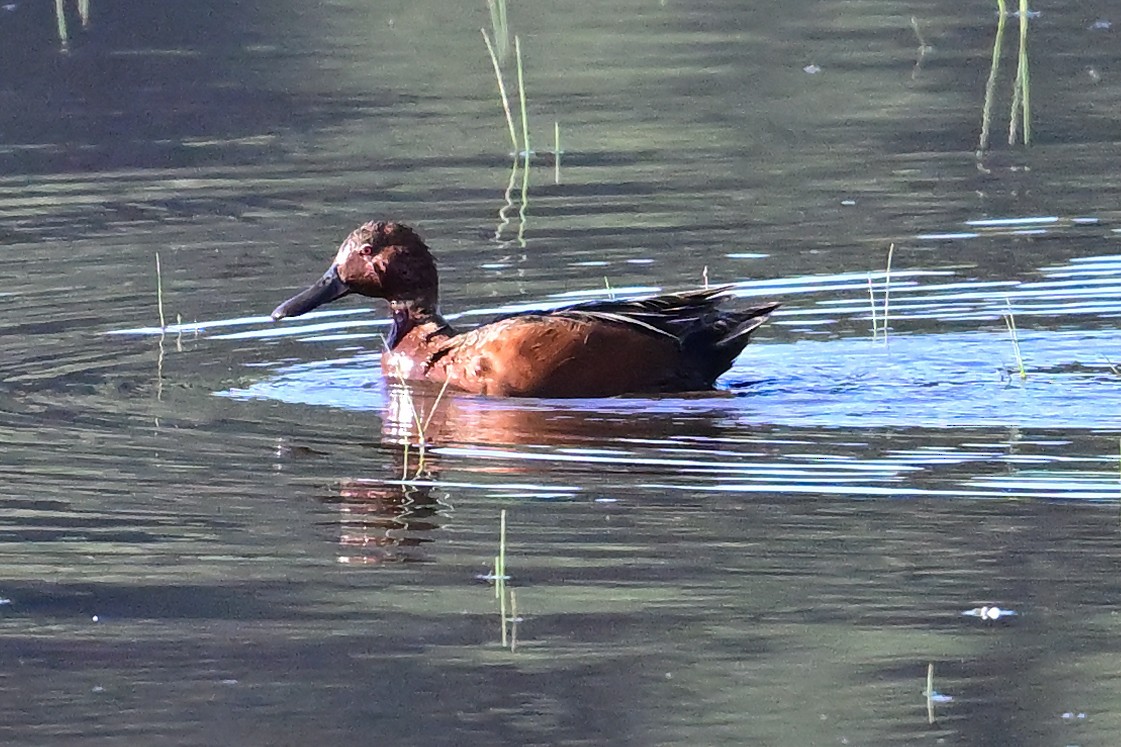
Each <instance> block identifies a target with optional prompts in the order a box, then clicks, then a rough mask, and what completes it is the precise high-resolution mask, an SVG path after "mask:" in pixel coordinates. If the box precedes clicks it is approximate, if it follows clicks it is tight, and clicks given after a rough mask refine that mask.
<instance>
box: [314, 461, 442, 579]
mask: <svg viewBox="0 0 1121 747" xmlns="http://www.w3.org/2000/svg"><path fill="white" fill-rule="evenodd" d="M432 491H433V488H432V486H431V485H415V484H407V483H401V482H381V481H365V480H344V481H343V482H342V483H341V484H340V485H339V494H338V496H337V498H336V497H333V498H331V499H330V502H332V503H334V502H337V503H338V508H339V550H340V554H339V562H342V563H349V564H359V565H365V564H384V563H410V562H423V561H424V560H426V559H427V558H426V557H425V554H424V552H423V547H424V545H426V544H429V543H431V542H434V541H435V538H434V537H433V532H434V531H435V530H437V529H439V528H440V524H441V523H442V521H441V518H440V515H439V511H440V500H439V499H438V498H436V497H435V496H434V495H432Z"/></svg>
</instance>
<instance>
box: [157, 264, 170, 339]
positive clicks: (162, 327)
mask: <svg viewBox="0 0 1121 747" xmlns="http://www.w3.org/2000/svg"><path fill="white" fill-rule="evenodd" d="M156 307H157V308H158V309H159V312H160V331H161V332H162V331H163V330H165V329H167V322H166V321H165V319H164V315H163V273H161V272H160V253H159V252H156Z"/></svg>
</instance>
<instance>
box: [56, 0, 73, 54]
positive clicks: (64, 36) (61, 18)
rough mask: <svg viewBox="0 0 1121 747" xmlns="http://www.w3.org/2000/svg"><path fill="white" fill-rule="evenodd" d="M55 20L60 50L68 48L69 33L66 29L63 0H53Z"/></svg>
mask: <svg viewBox="0 0 1121 747" xmlns="http://www.w3.org/2000/svg"><path fill="white" fill-rule="evenodd" d="M54 15H55V21H56V22H57V23H58V40H59V42H60V43H61V44H62V51H63V52H65V51H67V50H68V49H69V48H70V33H69V32H68V31H67V30H66V4H65V0H54Z"/></svg>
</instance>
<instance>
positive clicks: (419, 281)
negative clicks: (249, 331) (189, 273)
mask: <svg viewBox="0 0 1121 747" xmlns="http://www.w3.org/2000/svg"><path fill="white" fill-rule="evenodd" d="M349 293H359V294H361V295H364V296H372V297H374V298H384V299H386V300H387V301H389V308H390V312H391V313H392V315H393V327H392V330H391V332H390V335H389V348H390V349H389V351H388V352H387V353H386V354H385V355H383V356H382V370H383V371H384V372H385V374H386V376H387V377H391V378H395V379H400V380H412V381H432V382H436V383H437V384H440V383H443V382H447V383H448V385H449V386H451V387H453V388H455V389H460V390H463V391H467V392H471V393H474V394H489V395H498V396H515V397H516V396H523V397H608V396H613V395H619V394H637V393H652V392H683V391H696V390H705V389H711V388H712V386H713V382H714V381H716V378H717V377H718V376H720V374H722V373H724V372H725V371H727V370H728V369H729V368H730V367H731V365H732V362H733V361H734V360H735V359H736V356H738V355H739V354H740V352H741V351H742V350H743V348H744V346H745V345H747V342H748V338H749V336H750V335H751V332H752V331H753V330H755V329H756V328H757V327H758V326H759V325H761V324H762V323H763V322H764V321H766V319H767V317H768V316H769V315H770V313H771V312H772V311H774V310H775V308H776V307H777V306H778V304H774V303H770V304H764V305H761V306H754V307H751V308H748V309H744V310H742V311H722V310H720V309H719V305H720V303H721V302H722V301H723V300H725V299H726V298H727V297H728V293H727V288H713V289H706V290H698V291H689V292H686V293H674V294H665V295H660V296H650V297H647V298H641V299H635V300H631V301H595V302H591V303H582V304H576V305H573V306H567V307H564V308H561V309H556V310H553V311H541V312H530V313H522V314H515V315H512V316H508V317H504V318H502V319H499V320H498V321H496V322H492V323H491V324H487V325H484V326H482V327H478V328H476V329H473V330H470V331H467V332H462V333H460V332H456V331H455V330H454V329H452V327H451V325H449V324H448V323H447V322H446V321H445V320H444V318H443V317H441V316H440V314H439V312H438V311H437V299H438V293H439V281H438V279H437V276H436V263H435V260H434V259H433V258H432V254H431V253H430V252H429V251H428V247H427V246H425V244H424V242H423V241H422V240H421V239H420V237H419V236H417V235H416V233H414V232H413V230H412V229H410V228H409V227H407V226H403V225H400V224H396V223H367V224H365V225H364V226H362V227H360V228H358V229H357V230H355V231H354V232H353V233H351V234H350V236H348V237H347V238H346V241H344V242H343V243H342V246H340V247H339V251H338V254H337V255H336V256H335V261H334V263H333V264H332V265H331V267H330V268H328V270H327V272H326V273H324V275H323V277H322V278H320V280H319V281H318V282H316V283H315V284H314V285H312V286H311V287H310V288H308V289H307V290H305V291H303V292H302V293H300V294H298V295H296V296H294V297H293V298H291V299H289V300H287V301H285V302H284V303H282V304H281V305H280V306H278V307H277V308H276V310H275V311H273V313H272V316H273V319H283V318H285V317H289V316H299V315H300V314H303V313H305V312H307V311H310V310H311V309H314V308H315V307H317V306H320V305H322V304H324V303H327V302H329V301H333V300H335V299H336V298H341V297H342V296H345V295H347V294H349Z"/></svg>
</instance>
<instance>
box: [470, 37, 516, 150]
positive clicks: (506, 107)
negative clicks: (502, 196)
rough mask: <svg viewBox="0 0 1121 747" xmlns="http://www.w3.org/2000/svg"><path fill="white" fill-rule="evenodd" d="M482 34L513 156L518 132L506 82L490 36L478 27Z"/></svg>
mask: <svg viewBox="0 0 1121 747" xmlns="http://www.w3.org/2000/svg"><path fill="white" fill-rule="evenodd" d="M479 31H480V32H481V33H482V35H483V41H484V42H486V45H487V52H488V53H489V54H490V62H491V65H493V66H494V78H495V80H497V81H498V93H499V99H500V100H501V102H502V111H503V112H505V113H506V126H507V127H508V128H509V131H510V142H511V143H513V147H514V158H515V159H516V158H517V154H518V132H517V130H516V129H514V114H513V112H512V111H511V110H510V96H509V95H508V94H507V93H506V82H505V81H504V80H503V79H502V68H501V67H500V66H499V64H498V55H497V54H496V53H495V51H494V45H493V44H491V41H490V37H489V36H487V30H486V29H479Z"/></svg>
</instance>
